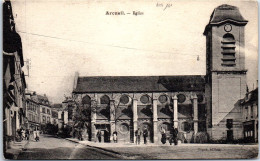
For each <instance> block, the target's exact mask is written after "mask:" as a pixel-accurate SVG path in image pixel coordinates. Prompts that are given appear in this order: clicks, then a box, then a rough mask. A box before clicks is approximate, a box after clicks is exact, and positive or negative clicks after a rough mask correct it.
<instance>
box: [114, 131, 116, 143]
mask: <svg viewBox="0 0 260 161" xmlns="http://www.w3.org/2000/svg"><path fill="white" fill-rule="evenodd" d="M113 141H114V143H117V132H116V131H114V132H113Z"/></svg>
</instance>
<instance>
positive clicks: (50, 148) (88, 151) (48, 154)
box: [17, 135, 124, 160]
mask: <svg viewBox="0 0 260 161" xmlns="http://www.w3.org/2000/svg"><path fill="white" fill-rule="evenodd" d="M25 148H26V150H25V151H23V152H22V153H21V154H19V156H18V158H17V159H19V160H35V159H41V160H45V159H124V157H120V155H117V154H113V153H109V152H106V151H103V150H99V149H96V148H91V147H87V146H85V145H81V144H77V143H73V142H70V141H67V140H65V139H59V138H54V137H51V136H48V135H43V136H41V137H40V141H39V142H35V141H32V140H30V142H29V144H28V145H27V146H26V147H25Z"/></svg>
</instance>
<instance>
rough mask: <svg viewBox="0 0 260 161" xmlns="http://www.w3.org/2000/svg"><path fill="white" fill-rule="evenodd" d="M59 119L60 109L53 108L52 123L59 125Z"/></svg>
mask: <svg viewBox="0 0 260 161" xmlns="http://www.w3.org/2000/svg"><path fill="white" fill-rule="evenodd" d="M58 123H59V120H58V111H56V110H54V109H52V110H51V124H53V125H58Z"/></svg>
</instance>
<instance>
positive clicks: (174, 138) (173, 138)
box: [97, 127, 178, 145]
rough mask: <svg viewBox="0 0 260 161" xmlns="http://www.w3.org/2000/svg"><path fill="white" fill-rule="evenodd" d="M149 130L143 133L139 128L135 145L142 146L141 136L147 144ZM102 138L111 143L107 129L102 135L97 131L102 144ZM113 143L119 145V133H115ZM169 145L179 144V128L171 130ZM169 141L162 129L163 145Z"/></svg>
mask: <svg viewBox="0 0 260 161" xmlns="http://www.w3.org/2000/svg"><path fill="white" fill-rule="evenodd" d="M148 133H149V132H148V129H147V128H146V127H144V129H143V131H142V130H141V129H140V128H139V127H138V129H137V130H136V131H135V136H136V140H135V143H136V144H140V140H141V136H143V139H144V144H147V137H148V135H149V134H148ZM102 136H104V142H109V141H110V139H109V138H110V137H109V136H110V134H109V131H108V130H107V129H106V130H104V133H103V134H102V132H101V130H98V131H97V139H98V142H101V138H102ZM112 138H113V142H114V143H117V132H116V131H114V132H113V135H112ZM168 140H169V143H170V145H172V143H174V145H177V144H178V129H177V128H172V129H171V130H170V137H168ZM166 141H167V135H166V131H165V129H162V137H161V142H162V143H163V144H165V143H166Z"/></svg>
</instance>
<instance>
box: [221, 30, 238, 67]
mask: <svg viewBox="0 0 260 161" xmlns="http://www.w3.org/2000/svg"><path fill="white" fill-rule="evenodd" d="M221 43H222V45H221V48H222V52H221V53H222V55H223V57H222V64H221V65H222V66H235V65H236V56H235V54H236V51H235V49H236V41H235V39H234V36H233V35H232V34H230V33H227V34H225V35H224V36H223V40H222V41H221Z"/></svg>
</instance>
